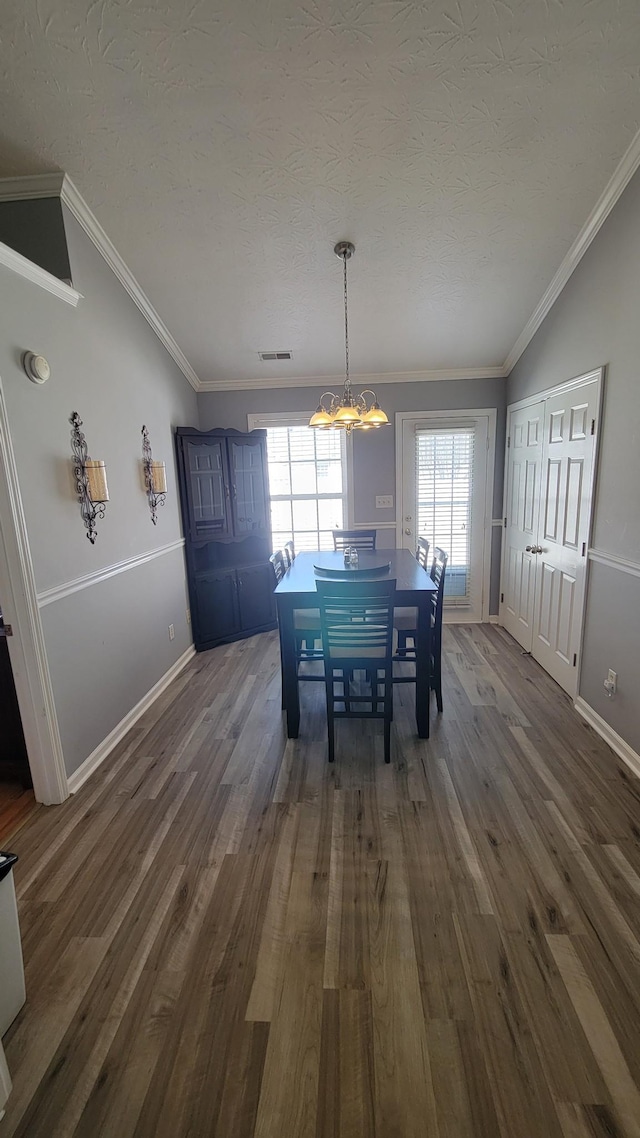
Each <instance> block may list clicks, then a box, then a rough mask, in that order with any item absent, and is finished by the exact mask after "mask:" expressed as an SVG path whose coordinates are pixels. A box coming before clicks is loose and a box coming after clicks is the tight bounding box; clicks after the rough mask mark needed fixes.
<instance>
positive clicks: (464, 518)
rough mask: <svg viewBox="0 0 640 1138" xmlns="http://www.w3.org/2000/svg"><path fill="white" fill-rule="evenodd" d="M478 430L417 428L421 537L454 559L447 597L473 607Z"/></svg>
mask: <svg viewBox="0 0 640 1138" xmlns="http://www.w3.org/2000/svg"><path fill="white" fill-rule="evenodd" d="M474 449H475V427H474V426H469V427H462V426H461V427H455V428H449V427H416V475H417V495H416V500H417V525H418V531H417V532H418V533H419V534H422V535H424V536H425V537H427V538H428V539H429V541H430V542H431V545H432V548H433V546H435V545H438V546H440V548H441V549H443V550H444V551H445V553H447V554H448V555H449V562H448V565H447V573H446V577H445V596H446V598H447V600H448V602H449V603H453V604H465V603H467V604H468V603H469V599H470V592H471V505H472V499H473V461H474Z"/></svg>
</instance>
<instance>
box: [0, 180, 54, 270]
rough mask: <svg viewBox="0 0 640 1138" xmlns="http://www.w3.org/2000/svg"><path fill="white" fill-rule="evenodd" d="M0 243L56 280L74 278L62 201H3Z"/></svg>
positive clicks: (0, 215)
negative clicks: (51, 274)
mask: <svg viewBox="0 0 640 1138" xmlns="http://www.w3.org/2000/svg"><path fill="white" fill-rule="evenodd" d="M0 241H2V242H4V244H5V245H8V246H9V247H10V248H11V249H15V250H16V252H17V253H22V256H23V257H26V258H27V260H29V261H33V263H34V264H35V265H39V266H40V268H41V269H46V270H47V272H48V273H53V276H54V277H59V278H60V280H63V281H68V280H69V279H70V278H71V267H70V265H69V253H68V250H67V241H66V236H65V230H64V220H63V215H62V202H61V201H60V198H36V199H34V200H33V201H17V202H0Z"/></svg>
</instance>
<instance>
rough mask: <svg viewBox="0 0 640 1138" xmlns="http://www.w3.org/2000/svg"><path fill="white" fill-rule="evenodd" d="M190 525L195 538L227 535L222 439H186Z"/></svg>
mask: <svg viewBox="0 0 640 1138" xmlns="http://www.w3.org/2000/svg"><path fill="white" fill-rule="evenodd" d="M184 456H185V466H186V479H187V498H188V502H189V515H190V516H189V523H190V530H191V534H192V536H193V537H194V538H206V537H209V536H212V537H213V536H216V535H223V534H227V533H229V532H230V524H229V522H230V518H229V484H228V479H227V470H226V451H225V440H224V439H207V440H203V441H200V439H185V442H184Z"/></svg>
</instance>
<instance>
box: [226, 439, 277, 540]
mask: <svg viewBox="0 0 640 1138" xmlns="http://www.w3.org/2000/svg"><path fill="white" fill-rule="evenodd" d="M228 445H229V466H230V471H231V502H232V510H233V530H234V533H235V534H236V535H237V536H239V537H240V536H242V537H244V536H245V535H247V534H260V533H264V532H265V531H266V530H267V529H268V505H269V491H268V487H267V476H266V456H265V444H264V440H263V439H262V438H257V439H252V438H246V439H233V438H230V439H229V440H228Z"/></svg>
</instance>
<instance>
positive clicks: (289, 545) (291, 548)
mask: <svg viewBox="0 0 640 1138" xmlns="http://www.w3.org/2000/svg"><path fill="white" fill-rule="evenodd" d="M282 555H283V557H284V561H285V565H286V566H287V569H290V568H291V566H292V565H293V563H294V561H295V559H296V547H295V545H294V544H293V542H292V541H287V542H286V544H285V547H284V549H283V550H282Z"/></svg>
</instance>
